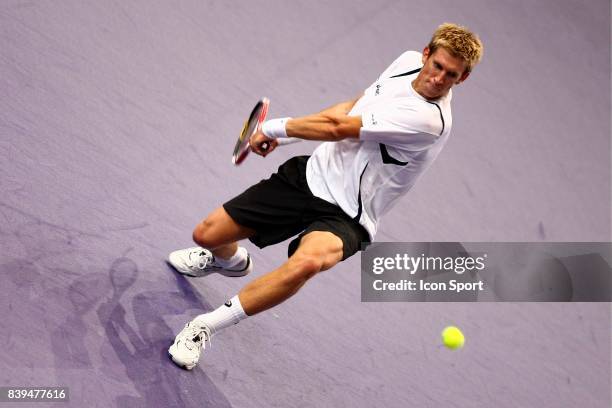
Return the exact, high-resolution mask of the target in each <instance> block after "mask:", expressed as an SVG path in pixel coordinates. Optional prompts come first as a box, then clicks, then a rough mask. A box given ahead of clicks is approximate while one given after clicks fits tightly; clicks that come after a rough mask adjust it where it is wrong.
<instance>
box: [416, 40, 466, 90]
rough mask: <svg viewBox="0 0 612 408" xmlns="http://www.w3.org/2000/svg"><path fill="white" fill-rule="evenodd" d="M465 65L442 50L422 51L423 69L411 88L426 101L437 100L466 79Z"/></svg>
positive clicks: (426, 49) (459, 59)
mask: <svg viewBox="0 0 612 408" xmlns="http://www.w3.org/2000/svg"><path fill="white" fill-rule="evenodd" d="M468 75H469V72H468V71H467V63H466V62H465V61H463V60H462V59H461V58H457V57H455V56H453V55H452V54H451V53H450V52H448V51H447V50H445V49H444V48H438V49H437V50H436V51H435V52H434V53H431V52H430V51H429V48H425V49H424V50H423V69H421V72H419V75H418V76H417V78H416V79H415V80H414V82H413V84H412V86H413V87H414V89H415V91H417V92H418V93H419V94H420V95H421V96H423V97H424V98H426V99H438V98H440V97H442V96H444V95H446V94H447V93H448V91H450V89H451V88H452V87H453V86H454V85H457V84H460V83H461V82H463V81H465V79H466V78H467V77H468Z"/></svg>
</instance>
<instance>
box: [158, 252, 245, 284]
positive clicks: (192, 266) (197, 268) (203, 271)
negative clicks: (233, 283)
mask: <svg viewBox="0 0 612 408" xmlns="http://www.w3.org/2000/svg"><path fill="white" fill-rule="evenodd" d="M168 263H170V265H172V266H173V267H174V269H176V270H177V271H178V272H180V273H182V274H183V275H188V276H195V277H200V276H206V275H209V274H211V273H219V274H221V275H224V276H230V277H240V276H245V275H248V274H249V273H250V272H251V271H252V270H253V262H252V261H251V256H250V255H249V254H247V259H246V263H245V264H244V266H241V267H239V268H224V267H222V266H220V265H219V264H217V263H216V262H215V256H214V255H213V254H212V252H210V251H209V250H208V249H206V248H202V247H199V246H198V247H192V248H187V249H179V250H178V251H174V252H172V253H170V255H168Z"/></svg>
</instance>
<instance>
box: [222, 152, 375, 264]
mask: <svg viewBox="0 0 612 408" xmlns="http://www.w3.org/2000/svg"><path fill="white" fill-rule="evenodd" d="M308 157H309V156H297V157H293V158H291V159H289V160H287V161H286V162H285V163H284V164H282V165H281V166H280V167H279V168H278V171H277V172H276V173H274V174H272V176H270V178H269V179H267V180H262V181H260V182H259V183H257V184H255V185H253V186H251V187H249V188H248V189H247V190H246V191H245V192H244V193H242V194H240V195H238V196H237V197H234V198H233V199H231V200H229V201H228V202H226V203H225V204H223V208H225V211H227V213H228V214H229V215H230V217H232V219H233V220H234V221H236V222H237V223H238V224H240V225H242V226H245V227H248V228H251V229H254V230H255V235H254V236H252V237H251V238H249V239H250V241H251V242H253V243H254V244H255V245H257V246H258V247H259V248H263V247H266V246H268V245H273V244H277V243H279V242H281V241H284V240H286V239H287V238H290V237H293V236H294V235H297V234H299V236H298V237H297V238H296V239H294V240H293V241H291V243H290V244H289V249H288V254H289V256H291V255H293V253H294V252H295V250H296V249H297V248H298V246H299V244H300V240H301V239H302V237H303V236H304V235H306V234H307V233H309V232H311V231H329V232H331V233H333V234H334V235H336V236H337V237H338V238H340V239H341V240H342V243H343V257H342V260H345V259H346V258H348V257H350V256H351V255H353V254H354V253H355V252H357V251H359V250H360V249H361V243H362V242H365V243H369V242H370V237H369V235H368V232H367V231H366V230H365V228H363V226H361V224H359V222H357V221H356V220H354V219H353V218H351V217H349V216H348V215H347V214H346V213H345V212H344V211H342V209H341V208H340V207H338V206H337V205H334V204H331V203H329V202H327V201H325V200H323V199H321V198H319V197H315V196H314V195H313V194H312V192H311V191H310V188H308V183H307V182H306V162H307V161H308Z"/></svg>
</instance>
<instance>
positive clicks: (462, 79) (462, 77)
mask: <svg viewBox="0 0 612 408" xmlns="http://www.w3.org/2000/svg"><path fill="white" fill-rule="evenodd" d="M469 76H470V71H468V70H467V69H466V70H465V71H463V74H461V76H460V77H459V79H458V80H457V82H455V84H457V85H459V84H460V83H462V82H463V81H465V80H466V79H467V78H468V77H469Z"/></svg>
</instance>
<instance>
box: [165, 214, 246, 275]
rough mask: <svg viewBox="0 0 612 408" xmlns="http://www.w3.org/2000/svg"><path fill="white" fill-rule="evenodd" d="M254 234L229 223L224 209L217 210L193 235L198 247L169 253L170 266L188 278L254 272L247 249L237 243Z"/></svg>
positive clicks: (232, 222)
mask: <svg viewBox="0 0 612 408" xmlns="http://www.w3.org/2000/svg"><path fill="white" fill-rule="evenodd" d="M254 234H255V231H254V230H253V229H250V228H247V227H244V226H242V225H240V224H238V223H237V222H236V221H234V219H232V218H231V217H230V216H229V214H228V213H227V211H226V210H225V209H224V208H223V207H219V208H217V209H216V210H215V211H213V212H212V213H211V214H210V215H209V216H208V217H206V219H204V221H202V222H201V223H200V224H198V225H197V226H196V228H195V229H194V231H193V240H194V241H195V243H196V244H198V245H199V246H197V247H191V248H186V249H181V250H178V251H174V252H172V253H171V254H170V255H169V257H168V261H169V263H170V264H171V265H172V266H173V267H174V268H175V269H176V270H177V271H179V272H180V273H182V274H184V275H188V276H205V275H208V274H210V273H214V272H216V273H220V274H222V275H225V276H232V277H240V276H245V275H247V274H248V273H250V272H251V271H252V270H253V263H252V261H251V258H250V256H249V254H248V252H247V250H246V248H243V247H239V246H238V244H237V242H236V241H239V240H241V239H244V238H249V237H251V236H253V235H254Z"/></svg>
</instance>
